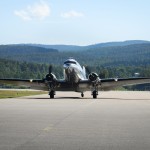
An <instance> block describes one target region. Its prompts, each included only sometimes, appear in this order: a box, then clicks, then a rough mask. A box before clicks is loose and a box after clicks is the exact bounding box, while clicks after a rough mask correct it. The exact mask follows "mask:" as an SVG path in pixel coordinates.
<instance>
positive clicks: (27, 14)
mask: <svg viewBox="0 0 150 150" xmlns="http://www.w3.org/2000/svg"><path fill="white" fill-rule="evenodd" d="M50 12H51V11H50V7H49V5H48V4H47V3H45V2H44V1H40V2H38V3H35V4H33V5H29V6H27V7H26V8H25V9H22V10H15V11H14V14H15V15H16V16H19V17H20V18H22V19H23V20H25V21H29V20H33V19H36V20H43V19H45V18H46V17H48V16H49V15H50Z"/></svg>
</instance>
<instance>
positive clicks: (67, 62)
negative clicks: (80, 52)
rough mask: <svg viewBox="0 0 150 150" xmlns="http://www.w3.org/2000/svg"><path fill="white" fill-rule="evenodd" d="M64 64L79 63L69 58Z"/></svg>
mask: <svg viewBox="0 0 150 150" xmlns="http://www.w3.org/2000/svg"><path fill="white" fill-rule="evenodd" d="M64 64H77V63H76V62H75V61H71V60H67V61H65V62H64Z"/></svg>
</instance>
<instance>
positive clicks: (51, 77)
mask: <svg viewBox="0 0 150 150" xmlns="http://www.w3.org/2000/svg"><path fill="white" fill-rule="evenodd" d="M45 79H46V80H47V81H55V80H57V78H56V76H55V75H54V74H52V73H50V74H47V75H46V78H45Z"/></svg>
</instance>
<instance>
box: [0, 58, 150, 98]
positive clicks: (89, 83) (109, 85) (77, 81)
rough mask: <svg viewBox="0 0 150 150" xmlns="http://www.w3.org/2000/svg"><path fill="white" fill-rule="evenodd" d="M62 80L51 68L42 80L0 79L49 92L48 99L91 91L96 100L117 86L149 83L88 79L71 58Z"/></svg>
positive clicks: (136, 79) (92, 75) (95, 76)
mask: <svg viewBox="0 0 150 150" xmlns="http://www.w3.org/2000/svg"><path fill="white" fill-rule="evenodd" d="M63 68H64V79H57V78H56V76H55V75H54V74H53V73H52V66H50V67H49V73H48V74H47V75H46V76H45V78H44V79H10V78H9V79H0V83H2V84H12V85H24V86H27V87H30V88H31V89H37V90H45V91H49V96H50V98H51V99H52V98H54V96H55V95H56V91H75V92H80V93H81V97H84V92H85V91H89V90H90V91H91V95H92V96H93V98H94V99H95V98H97V95H98V91H108V90H112V89H114V88H115V87H118V86H126V85H135V84H144V83H150V78H144V77H132V78H108V79H101V78H100V77H99V76H98V74H97V73H95V72H91V73H90V74H89V75H88V77H87V75H86V69H85V67H84V66H83V67H81V65H80V64H79V63H78V62H77V61H76V60H75V59H73V58H69V59H67V60H66V61H65V62H64V64H63Z"/></svg>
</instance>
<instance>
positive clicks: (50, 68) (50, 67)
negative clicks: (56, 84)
mask: <svg viewBox="0 0 150 150" xmlns="http://www.w3.org/2000/svg"><path fill="white" fill-rule="evenodd" d="M52 69H53V67H52V65H50V66H49V74H51V73H52Z"/></svg>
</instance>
